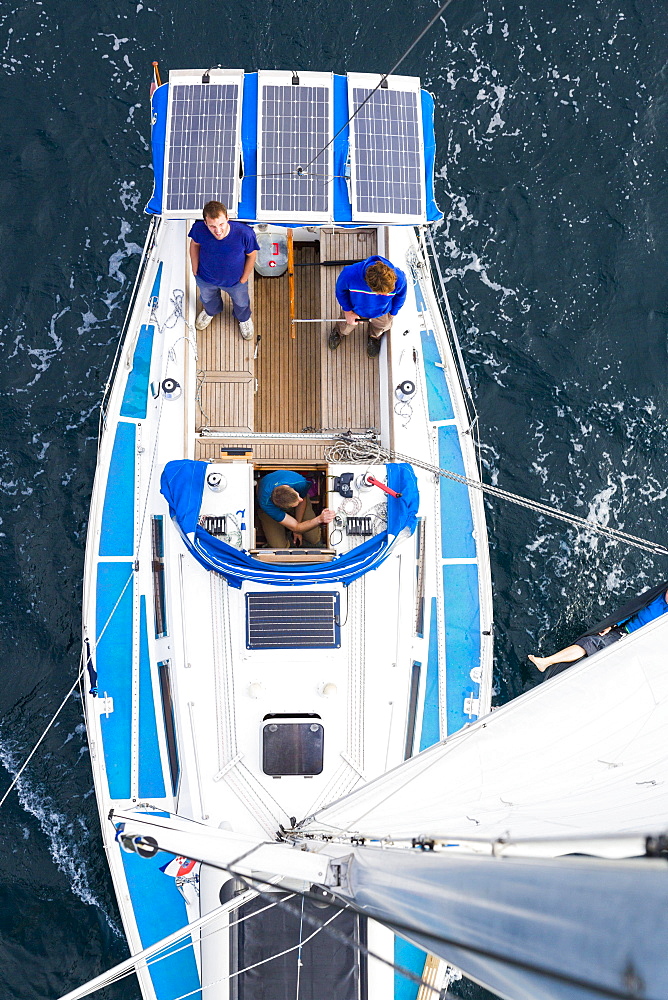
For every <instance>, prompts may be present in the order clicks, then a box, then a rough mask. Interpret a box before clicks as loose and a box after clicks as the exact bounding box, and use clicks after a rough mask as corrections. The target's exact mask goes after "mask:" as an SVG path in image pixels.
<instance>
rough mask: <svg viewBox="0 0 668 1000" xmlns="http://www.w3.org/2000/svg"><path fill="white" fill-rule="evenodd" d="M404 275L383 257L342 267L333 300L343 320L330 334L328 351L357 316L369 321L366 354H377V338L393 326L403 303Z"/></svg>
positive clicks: (345, 334)
mask: <svg viewBox="0 0 668 1000" xmlns="http://www.w3.org/2000/svg"><path fill="white" fill-rule="evenodd" d="M406 289H407V284H406V275H405V274H404V272H403V271H400V270H399V268H398V267H395V266H394V265H393V264H391V263H390V262H389V260H385V258H384V257H378V256H374V257H367V259H366V260H363V261H360V262H359V263H358V264H349V265H348V267H344V269H343V270H342V271H341V274H340V275H339V277H338V279H337V282H336V298H337V301H338V303H339V305H340V306H341V311H342V312H343V318H342V319H341V320H340V321H339V322H338V323H337V325H336V327H335V328H334V329H333V330H332V332H331V333H330V335H329V341H328V343H329V349H330V350H331V351H335V350H336V348H337V347H338V346H339V344H340V343H341V338H342V337H348V336H349V335H350V334H351V333H352V332H353V330H354V329H355V326H356V324H357V321H358V320H359V319H360V317H362V316H365V317H366V318H367V319H368V320H369V335H368V339H367V344H366V353H367V354H368V355H369V357H370V358H377V357H378V355H379V354H380V338H381V337H382V336H383V334H384V333H385V332H386V331H387V330H389V329H390V328H391V327H392V320H393V318H394V317H395V316H396V315H397V313H398V312H399V310H400V309H401V307H402V305H403V304H404V302H405V301H406Z"/></svg>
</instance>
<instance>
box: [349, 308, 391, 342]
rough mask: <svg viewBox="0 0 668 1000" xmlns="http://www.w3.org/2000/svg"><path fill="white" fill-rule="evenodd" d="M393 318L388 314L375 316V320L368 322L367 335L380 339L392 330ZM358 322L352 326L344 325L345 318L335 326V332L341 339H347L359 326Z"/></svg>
mask: <svg viewBox="0 0 668 1000" xmlns="http://www.w3.org/2000/svg"><path fill="white" fill-rule="evenodd" d="M393 319H394V316H390V314H389V313H385V315H384V316H376V318H375V319H370V320H369V321H368V322H369V334H370V335H371V336H372V337H376V338H380V337H382V336H383V334H384V333H386V332H387V331H388V330H390V329H391V328H392V320H393ZM359 325H360V324H359V320H358V321H357V323H355V324H354V325H352V326H350V325H349V324H348V323H346V321H345V318H344V319H340V320H339V322H338V324H337V330H338V331H339V333H340V334H341V336H342V337H349V336H350V334H351V333H352V332H353V330H356V329H357V328H358V326H359Z"/></svg>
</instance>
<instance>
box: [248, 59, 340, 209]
mask: <svg viewBox="0 0 668 1000" xmlns="http://www.w3.org/2000/svg"><path fill="white" fill-rule="evenodd" d="M314 77H315V79H313V78H314ZM283 79H285V77H284V76H282V75H279V74H271V75H270V76H269V78H268V79H262V80H261V86H260V107H259V111H260V115H259V122H258V174H259V177H258V213H257V214H258V218H271V217H273V218H274V219H276V218H277V217H278V218H281V217H283V218H285V217H286V216H289V217H290V218H291V219H300V218H301V219H313V218H318V219H323V218H329V216H330V198H331V194H330V192H331V173H332V171H331V165H330V161H331V149H329V148H328V149H325V147H327V144H328V143H329V141H330V139H331V138H332V124H331V119H332V93H331V77H328V75H326V74H313V73H311V74H301V75H300V83H299V84H292V83H291V82H287V83H283ZM287 80H288V81H290V80H291V74H288V75H287ZM323 150H324V152H321V151H323ZM318 153H321V155H320V156H318ZM314 157H317V159H316V160H315V162H314V163H310V161H311V160H312V159H313V158H314ZM309 164H310V165H309ZM300 167H301V168H302V169H303V170H304V173H303V174H300V173H299V168H300Z"/></svg>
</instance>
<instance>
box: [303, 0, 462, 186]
mask: <svg viewBox="0 0 668 1000" xmlns="http://www.w3.org/2000/svg"><path fill="white" fill-rule="evenodd" d="M451 3H452V0H445V3H444V4H441V6H440V7H439V8H438V10H437V11H436V13H435V14H434V16H433V17H432V19H431V21H430V22H429V24H428V25H427V26H426V27H425V28H423V29H422V31H421V32H420V34H419V35H418V36H417V38H416V39H415V41H413V42H411V44H410V45H409V46H408V48H407V49H406V51H405V52H404V54H403V55H402V56H401V58H400V59H397V61H396V62H395V64H394V66H393V67H392V69H391V70H390V72H389V73H383V75H382V76H381V78H380V80H379V81H378V83H377V84H376V86H375V87H374V88H373V90H371V91H369V93H368V94H367V96H366V97H365V98H364V100H363V101H362V103H361V104H360V106H359V107H358V108H355V110H354V111H353V113H352V115H351V116H350V118H349V119H348V121H347V122H344V123H343V125H342V126H341V128H340V129H339V131H338V132H337V133H336V134H335V135H333V136H332V138H331V139H330V140H329V142H328V143H327V145H326V146H323V147H322V149H321V150H320V152H318V153H316V154H315V156H314V157H313V159H312V160H309V161H308V163H307V164H306V166H305V167H300V168H299V169H298V171H297V172H298V173H299V174H302V173H303V172H304V171H306V170H308V168H309V167H310V166H311V164H312V163H315V161H316V160H317V159H318V157H320V156H322V154H323V153H324V152H325V150H327V149H329V147H330V146H331V145H332V143H333V142H334V141H335V140H336V139H338V137H339V136H340V135H341V133H342V132H343V130H344V129H345V128H347V127H348V126H349V125H350V123H351V121H352V120H353V118H355V117H356V116H357V115H358V114H359V113H360V111H361V110H362V108H363V107H364V105H365V104H366V103H367V101H370V100H371V98H372V97H373V95H374V94H375V93H376V91H377V90H378V89H379V87H382V86H383V84H384V83H385V82H386V80H387V78H388V76H392V74H393V73H394V71H395V70H396V69H398V68H399V66H401V64H402V62H403V61H404V59H405V58H406V56H408V55H410V53H411V52H412V51H413V49H414V48H415V46H416V45H417V44H418V42H421V41H422V39H423V38H424V36H425V35H426V34H427V32H428V31H429V29H430V28H432V27H433V26H434V25H435V24H436V22H437V21H438V19H439V17H440V16H441V14H443V13H444V11H445V9H446V7H449V6H450V4H451Z"/></svg>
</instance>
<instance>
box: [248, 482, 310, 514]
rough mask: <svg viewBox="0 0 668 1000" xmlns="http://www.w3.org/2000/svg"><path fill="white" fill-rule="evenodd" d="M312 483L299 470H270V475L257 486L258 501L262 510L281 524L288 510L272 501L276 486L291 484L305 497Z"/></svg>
mask: <svg viewBox="0 0 668 1000" xmlns="http://www.w3.org/2000/svg"><path fill="white" fill-rule="evenodd" d="M310 485H311V484H310V483H309V482H307V481H306V480H305V479H304V477H303V476H300V475H299V473H298V472H290V470H289V469H279V470H278V472H270V473H269V475H268V476H263V477H262V479H261V480H260V482H259V483H258V486H257V502H258V503H259V505H260V507H261V508H262V510H263V511H264V512H265V513H266V514H269V517H273V519H274V521H278V522H279V524H280V522H281V521H282V520H283V519H284V517H285V515H286V513H287V511H284V510H281V508H280V507H277V506H276V504H275V503H272V502H271V494H272V493H273V491H274V490H275V489H276V487H277V486H291V487H292V489H293V490H296V491H297V493H299V495H300V497H302V499H303V498H304V497H305V496H306V494H307V493H308V490H309V486H310Z"/></svg>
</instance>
